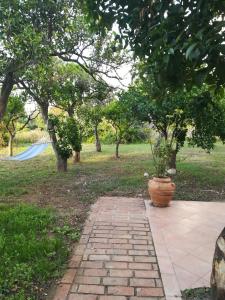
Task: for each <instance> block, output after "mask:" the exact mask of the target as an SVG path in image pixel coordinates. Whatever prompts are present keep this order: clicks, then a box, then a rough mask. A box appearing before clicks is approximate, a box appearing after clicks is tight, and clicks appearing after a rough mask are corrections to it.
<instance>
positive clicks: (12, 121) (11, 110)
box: [1, 96, 38, 156]
mask: <svg viewBox="0 0 225 300" xmlns="http://www.w3.org/2000/svg"><path fill="white" fill-rule="evenodd" d="M24 105H25V104H24V101H23V99H22V96H11V97H10V98H9V103H8V106H7V109H6V113H5V115H4V118H3V119H2V122H1V124H2V127H3V130H5V131H6V132H7V133H8V136H9V142H8V146H9V156H12V155H13V142H14V139H15V137H16V134H17V133H18V132H19V131H22V130H23V129H24V128H25V127H26V126H27V125H28V124H29V122H30V121H31V120H33V119H34V118H36V117H37V115H38V113H37V112H36V110H34V111H33V112H31V113H30V114H27V113H26V111H25V108H24Z"/></svg>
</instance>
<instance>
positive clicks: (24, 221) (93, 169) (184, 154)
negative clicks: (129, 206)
mask: <svg viewBox="0 0 225 300" xmlns="http://www.w3.org/2000/svg"><path fill="white" fill-rule="evenodd" d="M24 148H25V147H19V148H16V149H15V153H18V152H20V151H22V150H23V149H24ZM102 148H103V152H102V153H96V152H95V148H94V145H84V147H83V152H82V155H81V160H82V162H81V163H80V164H76V165H73V164H72V162H71V161H69V166H68V172H67V173H65V174H59V173H57V172H56V171H55V158H54V155H53V152H52V149H51V146H50V147H49V148H48V150H47V151H46V152H45V153H43V154H42V155H40V156H39V157H37V158H35V159H32V160H29V161H24V162H15V161H14V162H13V161H12V162H10V161H8V162H7V161H0V228H1V229H0V253H2V252H3V253H4V255H3V257H2V256H1V258H0V299H7V300H9V299H10V300H11V299H14V300H25V299H32V300H33V299H42V298H38V296H37V295H36V294H38V293H40V292H41V291H45V288H46V287H48V285H49V282H51V280H52V279H53V278H56V277H57V276H59V274H60V272H61V270H62V267H63V265H64V264H65V263H66V261H67V255H68V247H69V245H70V242H71V240H72V239H76V238H77V236H78V235H77V232H78V231H79V229H80V227H81V226H82V224H83V222H84V220H85V218H86V213H87V211H88V210H89V206H90V204H91V203H92V202H93V201H94V200H95V199H96V198H97V197H99V196H101V195H114V196H116V195H118V196H128V197H129V196H139V197H141V196H142V197H148V194H147V187H146V186H147V181H148V180H147V179H146V178H144V176H143V174H144V172H148V173H149V174H153V172H154V170H153V165H152V158H151V155H150V146H149V145H145V144H141V145H138V144H137V145H121V148H120V155H121V158H120V159H118V160H116V159H115V158H114V149H115V147H114V145H103V147H102ZM4 151H5V150H2V151H1V152H0V155H3V154H4ZM224 156H225V146H224V145H222V144H219V143H218V144H217V145H216V147H215V150H214V151H213V152H212V153H211V154H207V153H205V152H204V151H202V150H200V149H197V148H195V149H193V148H189V147H185V148H184V149H182V151H181V153H180V154H179V156H178V165H177V168H178V174H177V175H176V176H175V178H174V181H175V183H176V185H177V190H176V195H175V199H176V200H194V201H224V199H225V192H224V181H225V160H224ZM22 203H25V206H24V204H23V205H22V206H20V204H22ZM37 207H38V208H37ZM49 208H50V210H49ZM46 209H47V210H46ZM52 209H54V211H52ZM65 224H68V226H67V225H66V226H65ZM71 228H73V229H71ZM37 249H39V250H40V251H37ZM33 257H36V259H35V261H33ZM1 260H2V261H1ZM31 261H32V264H31ZM28 265H29V266H30V267H28ZM35 287H36V288H35ZM18 289H19V290H20V293H21V295H19V294H18V295H19V296H18V295H17V296H14V294H16V293H17V292H18ZM42 289H43V290H42ZM37 291H39V292H37ZM1 293H2V295H4V296H3V298H1ZM24 293H27V294H26V296H24ZM27 295H32V297H31V298H29V297H28V296H27ZM10 297H11V298H10ZM16 297H17V298H16Z"/></svg>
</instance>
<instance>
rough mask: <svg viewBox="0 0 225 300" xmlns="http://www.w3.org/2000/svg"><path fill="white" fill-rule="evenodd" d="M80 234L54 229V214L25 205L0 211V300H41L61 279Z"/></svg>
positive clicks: (2, 208) (3, 208) (74, 231)
mask: <svg viewBox="0 0 225 300" xmlns="http://www.w3.org/2000/svg"><path fill="white" fill-rule="evenodd" d="M78 238H79V232H77V231H76V230H75V229H74V228H70V227H68V226H65V225H64V226H63V227H59V226H57V219H56V214H54V213H53V211H51V210H48V209H44V208H38V207H36V206H31V205H27V204H23V205H16V206H14V207H7V206H6V205H5V206H4V207H3V206H2V207H1V209H0V253H1V255H0V299H7V300H25V299H26V300H28V299H30V300H31V299H44V298H45V294H46V291H48V288H49V285H50V283H51V282H52V281H53V280H54V279H56V278H58V277H60V275H62V270H63V266H65V263H66V261H67V258H68V254H69V250H70V241H71V240H77V239H78Z"/></svg>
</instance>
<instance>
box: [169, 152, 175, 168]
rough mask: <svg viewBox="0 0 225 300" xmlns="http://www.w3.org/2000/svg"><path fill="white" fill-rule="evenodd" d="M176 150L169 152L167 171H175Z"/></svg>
mask: <svg viewBox="0 0 225 300" xmlns="http://www.w3.org/2000/svg"><path fill="white" fill-rule="evenodd" d="M176 162H177V150H173V151H172V152H171V156H170V160H169V163H168V167H169V169H175V170H176V169H177V164H176Z"/></svg>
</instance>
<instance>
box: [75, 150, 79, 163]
mask: <svg viewBox="0 0 225 300" xmlns="http://www.w3.org/2000/svg"><path fill="white" fill-rule="evenodd" d="M79 162H80V151H74V152H73V163H74V164H76V163H79Z"/></svg>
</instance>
